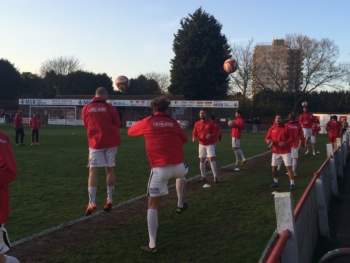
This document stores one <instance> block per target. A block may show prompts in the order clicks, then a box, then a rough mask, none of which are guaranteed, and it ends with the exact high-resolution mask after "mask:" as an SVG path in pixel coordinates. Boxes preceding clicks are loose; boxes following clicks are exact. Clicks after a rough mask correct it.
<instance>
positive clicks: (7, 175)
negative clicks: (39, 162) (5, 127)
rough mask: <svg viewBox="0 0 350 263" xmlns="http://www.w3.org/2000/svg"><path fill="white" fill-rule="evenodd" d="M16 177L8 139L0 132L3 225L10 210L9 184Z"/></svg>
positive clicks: (13, 158) (0, 187) (14, 163)
mask: <svg viewBox="0 0 350 263" xmlns="http://www.w3.org/2000/svg"><path fill="white" fill-rule="evenodd" d="M16 176H17V166H16V161H15V156H14V154H13V151H12V148H11V145H10V141H9V138H8V137H7V136H6V135H5V134H4V133H3V132H1V131H0V224H5V223H6V221H7V218H8V214H9V210H10V193H9V183H11V182H13V181H14V180H15V179H16Z"/></svg>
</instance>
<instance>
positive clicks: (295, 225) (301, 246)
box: [259, 133, 349, 263]
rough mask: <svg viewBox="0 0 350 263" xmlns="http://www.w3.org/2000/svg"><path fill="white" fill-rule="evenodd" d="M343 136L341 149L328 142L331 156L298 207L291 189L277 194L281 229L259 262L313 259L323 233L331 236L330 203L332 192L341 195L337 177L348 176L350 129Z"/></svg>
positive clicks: (297, 262) (339, 142) (296, 262)
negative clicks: (346, 172)
mask: <svg viewBox="0 0 350 263" xmlns="http://www.w3.org/2000/svg"><path fill="white" fill-rule="evenodd" d="M342 139H343V143H342ZM342 139H341V138H338V139H337V149H333V145H332V144H327V145H326V147H327V156H328V157H327V159H326V160H325V161H324V162H323V164H322V165H321V167H320V168H319V169H318V170H317V171H316V172H315V173H314V174H313V178H312V179H311V181H310V183H309V185H308V186H307V188H306V189H305V191H304V193H303V195H302V197H301V198H300V200H299V202H298V204H297V205H296V206H295V208H294V210H293V207H294V205H293V199H292V195H291V193H290V192H284V193H278V192H276V193H275V194H274V201H275V211H276V221H277V229H276V230H275V232H274V233H273V235H272V237H271V238H270V240H269V242H268V244H267V246H266V248H265V250H264V251H263V254H262V256H261V258H260V260H259V263H277V262H283V263H309V262H311V261H312V257H313V253H314V249H315V247H316V242H317V240H318V238H319V236H324V237H330V230H329V222H328V210H329V203H330V199H331V197H332V196H338V195H339V194H338V182H337V178H338V177H340V178H342V177H343V176H344V168H345V166H346V160H347V155H348V147H349V133H345V134H344V135H343V138H342Z"/></svg>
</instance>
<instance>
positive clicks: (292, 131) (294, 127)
mask: <svg viewBox="0 0 350 263" xmlns="http://www.w3.org/2000/svg"><path fill="white" fill-rule="evenodd" d="M284 127H285V128H286V129H287V130H288V133H289V136H290V137H291V143H290V147H293V148H298V147H299V143H300V141H301V147H305V137H304V133H303V129H302V128H301V126H300V124H299V123H298V122H297V121H289V122H287V123H286V124H285V125H284Z"/></svg>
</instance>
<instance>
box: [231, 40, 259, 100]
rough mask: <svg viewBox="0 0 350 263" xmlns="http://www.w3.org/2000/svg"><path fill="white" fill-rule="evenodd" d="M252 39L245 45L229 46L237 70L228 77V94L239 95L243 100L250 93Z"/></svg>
mask: <svg viewBox="0 0 350 263" xmlns="http://www.w3.org/2000/svg"><path fill="white" fill-rule="evenodd" d="M253 42H254V40H253V39H250V40H249V41H248V43H247V44H239V45H238V44H233V45H231V54H232V56H233V57H234V58H235V59H236V60H237V62H238V69H237V71H236V72H235V73H233V74H231V75H230V84H231V85H230V92H231V93H235V94H237V93H241V94H242V95H243V98H246V97H247V96H249V95H251V93H252V89H251V87H252V79H253V52H254V49H253Z"/></svg>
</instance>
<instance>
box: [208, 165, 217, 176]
mask: <svg viewBox="0 0 350 263" xmlns="http://www.w3.org/2000/svg"><path fill="white" fill-rule="evenodd" d="M210 167H211V171H212V172H213V175H214V177H217V171H216V170H217V168H216V161H212V162H210Z"/></svg>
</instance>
